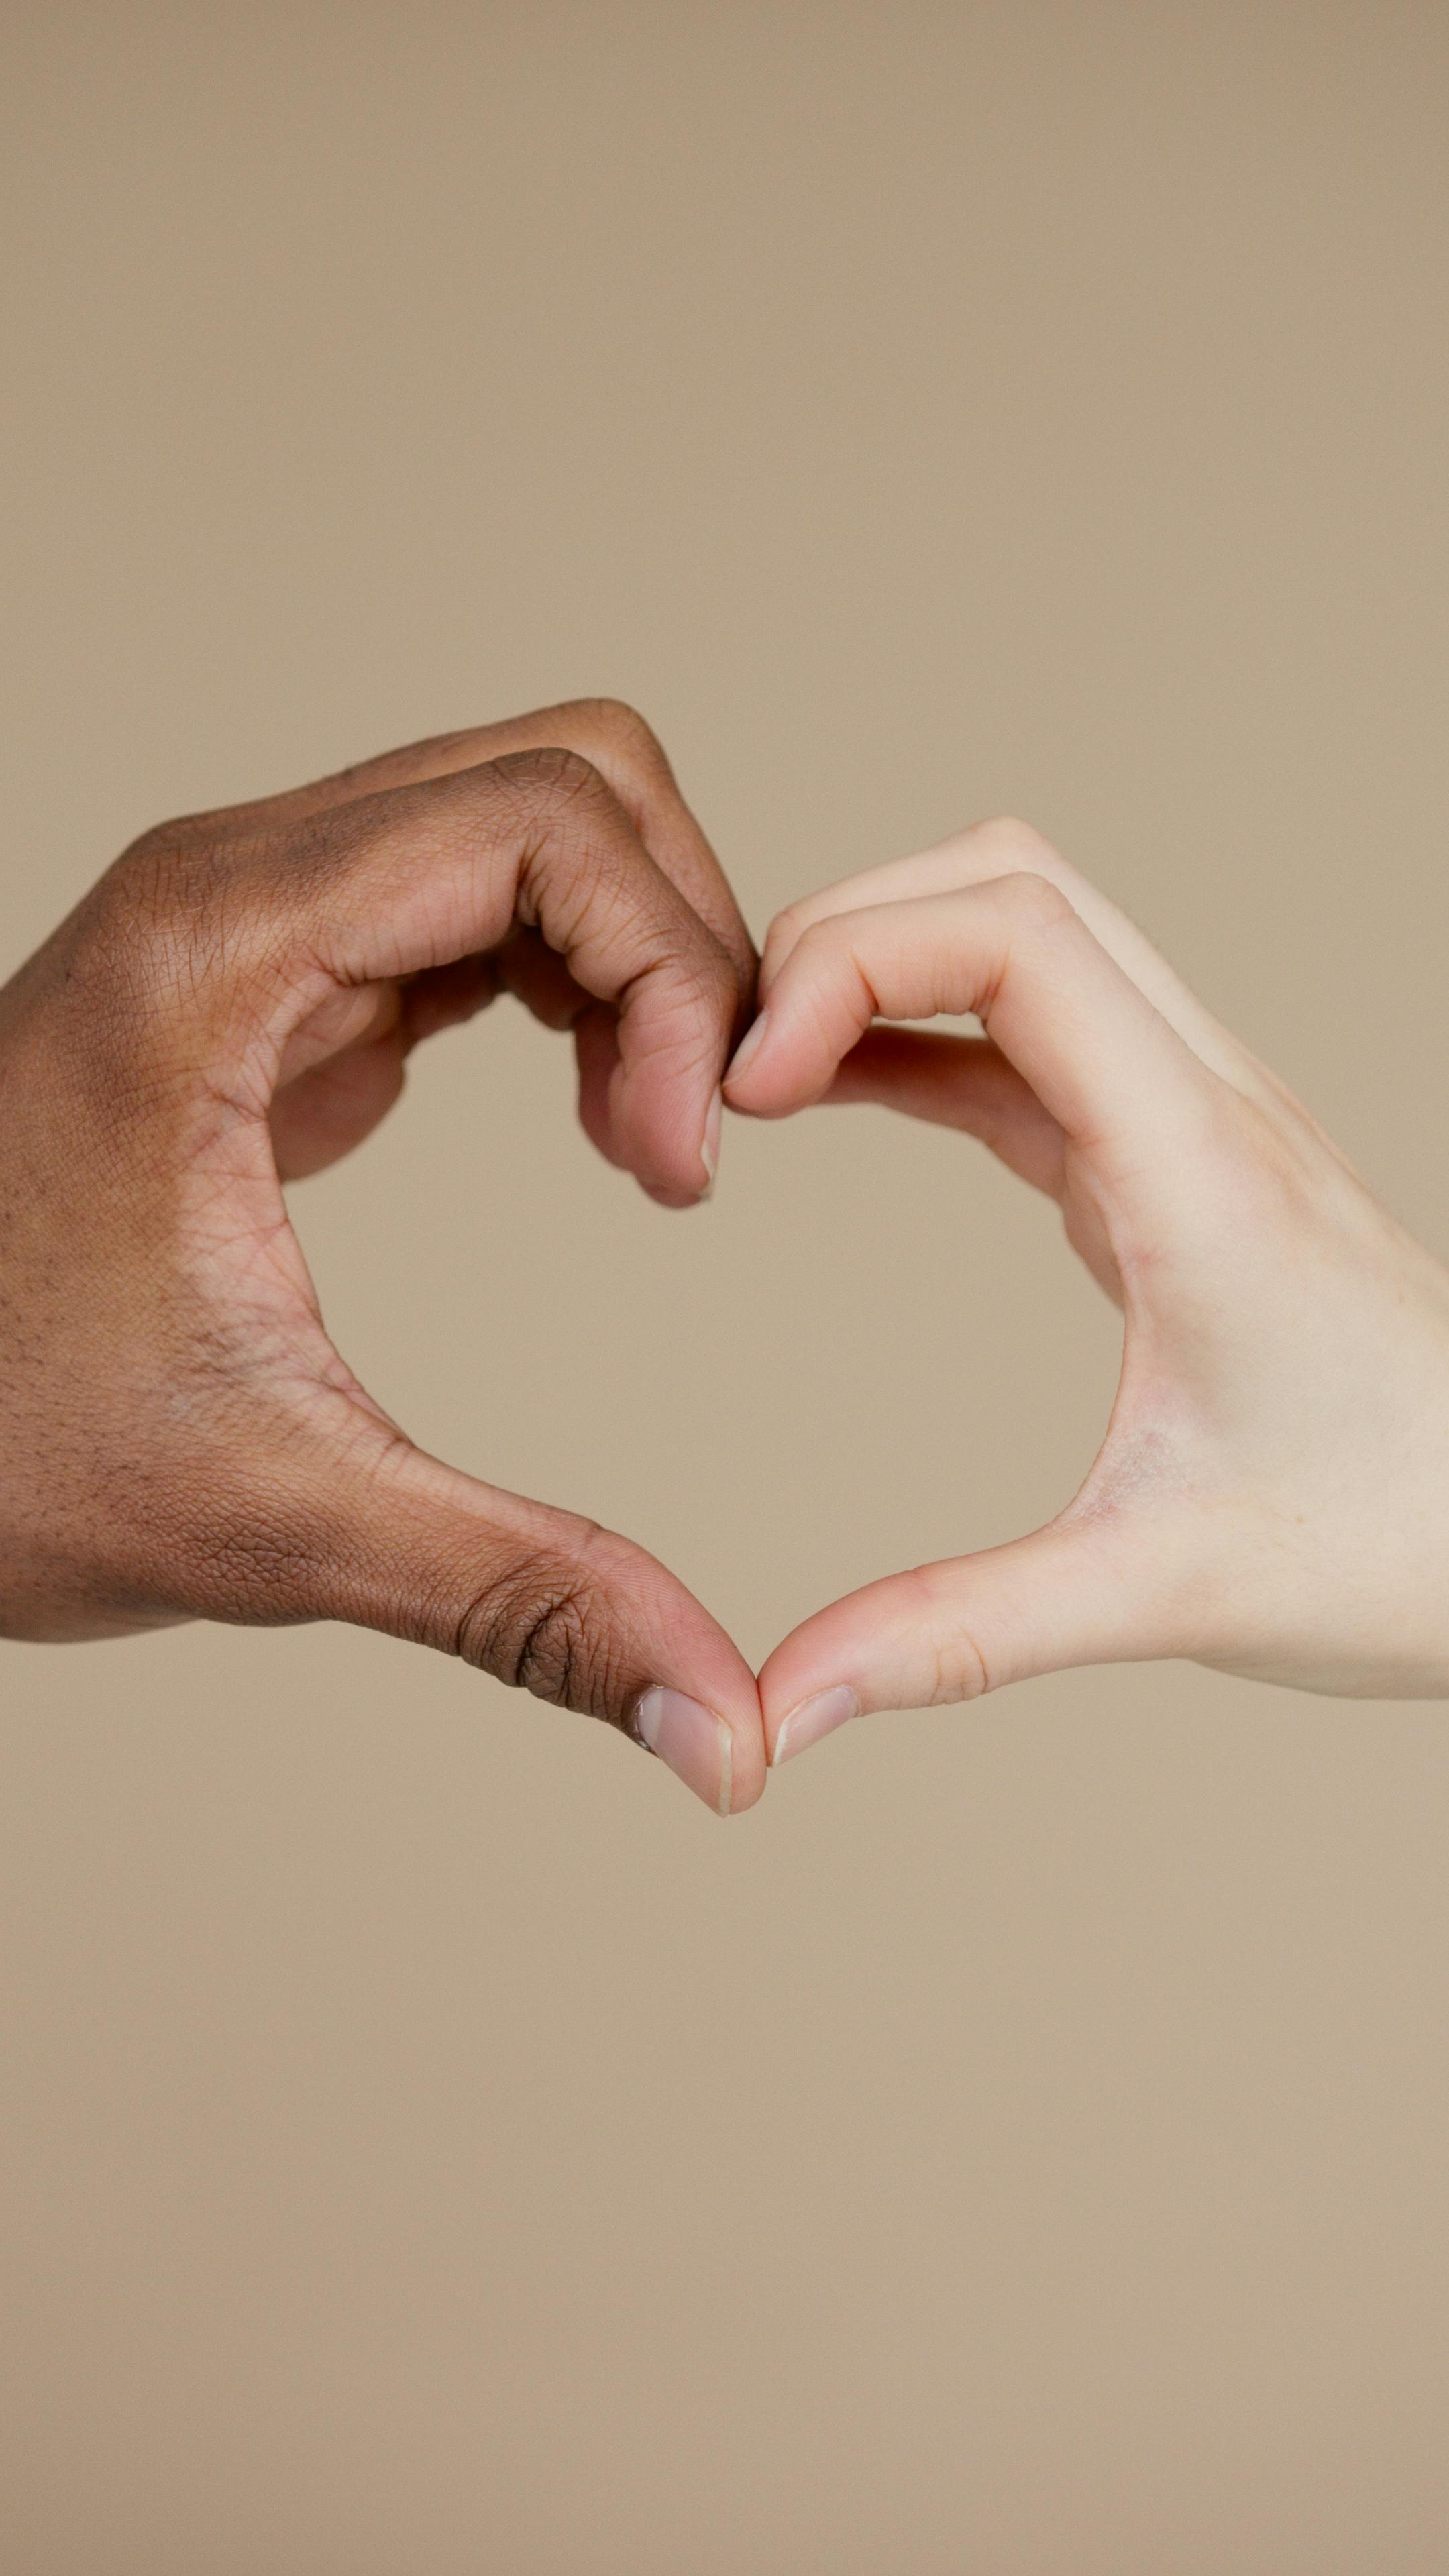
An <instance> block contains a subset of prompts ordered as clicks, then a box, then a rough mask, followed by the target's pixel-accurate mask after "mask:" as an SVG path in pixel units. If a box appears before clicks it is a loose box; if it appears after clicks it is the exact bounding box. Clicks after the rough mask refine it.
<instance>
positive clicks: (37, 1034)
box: [0, 700, 765, 1811]
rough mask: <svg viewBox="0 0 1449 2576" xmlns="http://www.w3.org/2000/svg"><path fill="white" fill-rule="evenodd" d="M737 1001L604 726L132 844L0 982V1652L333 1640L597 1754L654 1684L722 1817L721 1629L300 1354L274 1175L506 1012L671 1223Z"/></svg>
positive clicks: (638, 1555)
mask: <svg viewBox="0 0 1449 2576" xmlns="http://www.w3.org/2000/svg"><path fill="white" fill-rule="evenodd" d="M755 972H756V959H755V953H754V950H753V947H752V945H751V943H750V939H749V935H748V933H747V931H746V929H745V926H744V923H743V921H742V920H741V918H740V915H739V912H738V910H737V908H736V906H735V903H734V900H733V897H732V896H731V894H730V891H729V888H728V886H727V884H726V882H725V879H724V877H723V875H722V873H721V871H720V869H719V867H718V864H717V862H716V861H715V859H714V857H713V855H712V853H711V851H710V849H709V846H708V844H707V842H706V841H705V839H704V836H703V834H702V833H701V832H700V830H699V827H698V825H697V824H696V823H695V822H694V819H693V817H692V816H691V815H690V813H689V811H688V809H687V807H686V806H685V805H684V803H683V801H682V799H681V797H680V794H679V791H678V788H677V787H676V785H675V783H674V779H673V777H672V774H671V772H670V769H669V766H668V763H667V761H666V760H665V758H664V754H663V752H662V751H661V750H660V748H659V745H658V743H657V742H656V741H655V739H654V737H653V735H652V733H651V732H650V731H649V728H648V726H647V725H645V724H644V723H643V721H642V719H641V718H639V717H638V716H636V715H634V714H633V713H632V711H631V710H630V709H628V708H626V707H621V706H619V705H616V704H614V703H613V702H611V701H608V700H584V701H581V702H579V703H577V704H574V705H571V706H566V707H554V708H549V709H545V710H543V711H542V712H540V713H539V714H536V715H530V716H523V717H520V718H518V719H517V720H516V721H514V722H511V723H507V724H499V725H491V726H485V727H483V728H481V729H479V730H477V731H475V732H469V733H462V734H452V735H445V736H442V737H440V738H439V739H438V740H436V741H433V742H426V743H420V744H416V745H414V746H413V747H411V748H410V749H407V750H403V751H396V752H391V753H388V754H385V755H384V756H383V757H382V758H381V759H379V760H375V761H370V762H367V763H365V764H363V765H361V766H360V767H357V768H354V769H350V770H347V771H344V772H343V773H342V774H341V775H340V776H338V777H335V778H329V779H324V780H321V781H320V782H318V783H316V784H314V785H311V786H308V787H303V788H299V789H297V790H296V791H295V792H294V793H292V794H289V795H285V796H275V797H270V798H267V799H265V800H264V801H262V802H261V803H259V804H254V805H245V806H235V807H232V808H230V809H228V810H226V811H223V812H218V813H214V814H203V815H194V816H191V817H189V818H188V819H186V820H184V821H181V822H176V823H168V824H163V825H161V826H160V827H158V828H157V829H156V830H155V831H153V832H148V833H147V834H145V835H144V837H143V838H142V839H141V840H140V841H138V842H137V843H136V844H135V845H134V847H133V848H131V849H129V850H128V851H126V853H125V854H124V856H123V857H122V858H120V859H118V860H117V861H116V863H115V865H114V866H113V867H112V868H111V869H110V870H109V872H108V873H107V875H106V876H104V877H103V878H102V879H101V881H100V883H99V885H98V886H96V887H95V888H94V890H93V891H92V893H91V894H89V895H88V896H87V897H86V899H85V901H84V902H83V903H82V904H81V905H80V906H79V908H78V909H77V911H75V912H74V913H73V914H72V915H71V916H70V918H69V920H68V921H66V922H64V923H63V924H62V926H61V927H60V929H59V930H57V931H56V933H55V934H54V936H53V937H52V938H51V939H50V940H49V941H48V942H47V943H46V945H45V947H44V948H42V949H41V950H40V951H39V953H38V954H37V955H36V956H35V957H33V958H32V959H31V960H30V962H29V963H28V964H27V965H26V966H25V967H23V968H22V970H21V972H20V973H19V974H18V975H17V976H16V977H15V978H14V980H13V982H11V983H10V984H9V985H8V986H6V987H5V988H4V990H3V992H0V1108H3V1118H0V1635H5V1636H10V1637H24V1638H33V1639H56V1640H60V1639H71V1638H82V1637H103V1636H115V1635H119V1634H122V1633H124V1632H126V1631H130V1630H139V1629H146V1628H152V1627H158V1626H163V1625H166V1624H169V1623H171V1622H174V1621H177V1620H182V1619H189V1618H209V1619H220V1620H231V1621H240V1622H246V1623H263V1624H268V1625H270V1624H274V1623H285V1622H291V1621H300V1620H311V1619H346V1620H352V1621H355V1622H357V1623H359V1624H360V1625H362V1626H365V1627H373V1628H379V1629H383V1630H386V1631H387V1632H388V1633H389V1634H391V1635H394V1636H399V1637H406V1638H411V1639H416V1640H417V1641H419V1642H420V1643H423V1644H426V1645H431V1646H436V1647H440V1648H441V1649H442V1650H443V1651H444V1652H446V1653H449V1654H455V1655H459V1656H461V1657H462V1658H463V1659H464V1660H465V1661H466V1662H468V1663H471V1664H475V1665H477V1666H479V1667H480V1668H481V1669H482V1670H484V1671H487V1672H490V1673H493V1674H496V1675H497V1676H498V1677H499V1678H500V1679H502V1680H504V1681H508V1682H515V1683H520V1684H522V1685H523V1686H524V1687H525V1688H527V1689H529V1690H532V1691H534V1692H536V1693H537V1694H538V1696H539V1697H541V1698H543V1699H547V1700H553V1701H557V1702H561V1703H563V1704H565V1705H567V1706H568V1707H571V1708H576V1709H582V1710H587V1711H590V1712H592V1713H593V1714H595V1715H597V1716H599V1717H603V1718H606V1719H607V1720H609V1722H610V1723H611V1724H613V1725H615V1726H618V1727H621V1728H622V1729H624V1730H625V1731H626V1732H634V1731H635V1718H634V1713H635V1710H636V1708H637V1704H638V1702H639V1699H640V1696H641V1694H642V1693H643V1692H645V1691H646V1690H648V1689H649V1688H650V1687H651V1686H654V1685H663V1686H664V1687H665V1688H666V1689H668V1690H675V1691H680V1692H684V1693H686V1694H689V1695H690V1696H692V1697H693V1698H695V1699H696V1700H698V1701H700V1702H701V1703H702V1704H703V1705H704V1706H705V1707H706V1708H708V1709H709V1710H710V1711H712V1712H713V1713H714V1714H715V1715H717V1716H718V1717H720V1718H722V1719H723V1720H724V1721H725V1723H726V1725H727V1727H728V1729H729V1735H730V1746H731V1766H730V1767H732V1793H731V1787H730V1783H729V1778H728V1771H727V1777H726V1788H725V1793H724V1794H725V1797H726V1799H727V1800H729V1801H730V1802H731V1803H732V1805H733V1808H734V1810H735V1811H738V1810H739V1809H740V1808H742V1807H745V1806H749V1805H751V1804H753V1802H754V1800H755V1799H756V1798H757V1797H758V1796H759V1794H760V1791H761V1789H762V1787H763V1785H764V1776H765V1772H764V1746H763V1739H762V1733H761V1723H760V1712H759V1700H758V1696H757V1693H756V1689H755V1684H754V1679H753V1677H752V1675H751V1673H750V1671H749V1669H748V1667H747V1666H746V1664H745V1663H744V1662H743V1660H742V1658H741V1657H740V1655H739V1654H738V1653H737V1651H736V1649H735V1648H734V1646H733V1645H732V1644H731V1643H730V1641H729V1639H728V1638H727V1637H726V1636H725V1634H724V1632H723V1630H722V1629H721V1628H720V1627H719V1626H718V1625H717V1624H716V1622H715V1621H714V1620H713V1619H712V1618H710V1616H709V1615H708V1613H707V1612H706V1611H705V1610H703V1609H702V1608H701V1607H700V1605H699V1603H698V1602H697V1601H695V1599H694V1598H693V1596H692V1594H690V1593H689V1592H687V1591H686V1590H685V1588H684V1586H683V1585H682V1584H680V1583H679V1582H678V1581H676V1579H675V1578H674V1576H673V1575H671V1574H669V1573H668V1572H667V1571H666V1569H665V1568H664V1567H663V1566H661V1565H659V1564H658V1563H657V1562H656V1561H655V1560H654V1559H653V1558H652V1557H650V1556H648V1555H646V1554H645V1553H644V1551H643V1550H642V1549H640V1548H638V1547H635V1546H634V1545H633V1544H632V1543H631V1542H630V1541H628V1540H627V1539H623V1538H619V1537H615V1536H614V1535H612V1534H611V1533H610V1532H607V1531H603V1530H600V1529H598V1528H596V1527H594V1526H593V1525H592V1524H590V1523H588V1522H586V1521H582V1520H579V1519H576V1518H574V1517H573V1516H572V1515H571V1514H568V1513H566V1512H560V1511H556V1510H553V1509H549V1508H546V1507H545V1506H543V1505H541V1504H538V1503H533V1502H527V1501H524V1500H521V1499H520V1498H519V1497H517V1496H516V1495H512V1494H507V1493H503V1492H500V1491H499V1490H497V1489H496V1488H494V1487H492V1486H489V1485H486V1484H481V1483H479V1482H477V1481H475V1480H474V1479H473V1478H471V1477H469V1476H465V1475H462V1474H460V1473H459V1472H457V1471H456V1470H455V1469H453V1468H450V1467H447V1466H445V1465H443V1464H441V1463H440V1462H439V1461H438V1460H436V1459H434V1458H431V1457H428V1456H427V1455H426V1454H425V1453H424V1452H422V1451H420V1450H418V1449H416V1448H415V1447H414V1446H413V1444H412V1443H411V1441H409V1439H408V1438H407V1436H406V1434H405V1433H404V1432H402V1431H401V1430H399V1429H398V1427H397V1425H396V1424H395V1423H392V1422H390V1421H389V1420H388V1419H387V1417H386V1416H385V1415H384V1414H383V1413H382V1411H381V1410H380V1408H379V1407H378V1406H377V1405H376V1404H374V1402H373V1401H372V1399H371V1398H370V1397H369V1396H368V1395H367V1394H366V1392H365V1391H364V1389H363V1388H362V1387H361V1386H360V1385H359V1384H358V1382H357V1380H356V1379H355V1378H354V1376H353V1375H352V1373H351V1371H350V1370H349V1369H348V1367H347V1366H346V1363H345V1362H344V1361H343V1360H342V1358H341V1357H340V1355H339V1354H338V1352H337V1351H336V1350H334V1348H333V1346H332V1344H331V1342H330V1341H329V1339H328V1336H327V1333H326V1331H325V1329H324V1327H323V1324H322V1320H321V1316H320V1314H319V1312H318V1308H317V1300H316V1296H315V1293H314V1291H313V1287H312V1283H311V1280H310V1278H309V1276H308V1273H307V1268H306V1264H305V1262H304V1260H303V1257H302V1253H301V1249H300V1246H299V1245H298V1242H297V1239H296V1236H295V1235H294V1233H293V1231H292V1228H291V1225H290V1223H289V1221H288V1217H287V1212H286V1207H285V1204H284V1201H283V1197H282V1190H281V1182H282V1181H283V1180H293V1179H296V1178H299V1177H300V1176H302V1175H303V1174H305V1173H308V1172H315V1171H320V1170H322V1169H324V1168H325V1167H326V1166H327V1165H328V1164H330V1163H333V1162H335V1161H336V1160H337V1159H338V1158H339V1157H340V1156H341V1155H343V1154H345V1153H347V1152H349V1151H350V1150H351V1148H352V1147H353V1146H354V1145H357V1144H359V1143H361V1141H362V1140H363V1138H364V1137H366V1136H367V1135H369V1134H370V1133H371V1131H372V1129H373V1128H374V1127H375V1126H376V1125H377V1124H378V1122H379V1120H380V1119H382V1118H383V1117H385V1116H386V1114H387V1112H388V1110H389V1109H390V1108H391V1107H392V1105H393V1103H394V1102H395V1100H396V1099H397V1097H398V1094H399V1092H400V1090H401V1088H402V1083H403V1071H404V1062H405V1059H406V1057H407V1055H408V1053H409V1051H410V1050H411V1048H412V1047H414V1046H415V1045H417V1044H418V1043H419V1041H420V1040H421V1039H423V1038H426V1037H430V1036H432V1035H433V1034H434V1033H435V1032H437V1031H439V1030H441V1029H445V1028H448V1027H450V1026H452V1025H454V1024H456V1023H457V1022H459V1021H462V1020H466V1019H468V1018H469V1017H470V1016H471V1015H472V1014H473V1012H475V1011H477V1010H479V1009H481V1008H483V1007H484V1006H485V1005H486V1004H487V1003H488V1002H490V1001H492V1000H493V999H494V997H495V996H496V995H497V994H498V993H500V992H501V991H503V990H505V989H506V990H510V991H512V992H514V993H516V994H517V995H519V996H520V998H521V999H522V1000H523V1001H524V1002H525V1003H526V1004H527V1005H528V1007H529V1008H530V1009H531V1010H532V1011H533V1012H535V1014H536V1015H537V1016H538V1017H539V1018H540V1019H542V1020H544V1021H546V1022H547V1024H548V1025H549V1026H550V1027H552V1028H558V1029H571V1030H572V1032H573V1035H574V1042H575V1046H576V1049H577V1053H578V1062H579V1095H580V1115H581V1117H582V1119H583V1123H584V1126H585V1128H586V1129H587V1131H588V1133H589V1135H590V1137H591V1138H592V1139H593V1141H594V1143H595V1144H596V1145H597V1146H598V1147H599V1149H600V1150H601V1152H603V1153H604V1154H606V1155H607V1156H608V1158H609V1159H610V1161H612V1162H614V1163H616V1164H619V1165H620V1166H622V1167H623V1168H624V1169H625V1170H627V1171H629V1172H632V1173H633V1174H634V1175H635V1177H636V1178H637V1179H638V1180H639V1181H640V1182H641V1184H642V1185H643V1186H644V1187H645V1188H646V1189H647V1190H648V1191H649V1192H650V1194H651V1195H652V1196H653V1197H655V1198H656V1199H659V1200H661V1201H662V1202H664V1203H665V1204H666V1205H668V1206H673V1207H688V1206H690V1205H693V1204H694V1203H696V1202H697V1201H698V1199H699V1198H700V1197H701V1196H702V1195H704V1194H705V1191H706V1189H707V1184H708V1166H707V1163H706V1160H705V1152H706V1138H707V1127H708V1124H709V1121H710V1118H711V1112H712V1109H713V1105H714V1104H715V1102H716V1099H717V1094H718V1090H719V1085H720V1080H721V1076H722V1074H723V1071H724V1068H725V1065H726V1062H727V1060H728V1058H729V1055H730V1051H731V1047H732V1045H733V1044H734V1042H735V1040H736V1039H737V1038H738V1036H739V1034H740V1033H741V1031H742V1030H743V1028H744V1027H745V1025H746V1024H747V1022H748V1020H749V1017H750V1014H751V1011H752V1008H753V1002H754V987H755ZM717 1114H718V1113H717V1110H714V1115H715V1117H716V1118H717ZM715 1133H716V1134H717V1128H716V1130H715ZM709 1794H711V1796H712V1794H713V1793H712V1792H711V1793H709Z"/></svg>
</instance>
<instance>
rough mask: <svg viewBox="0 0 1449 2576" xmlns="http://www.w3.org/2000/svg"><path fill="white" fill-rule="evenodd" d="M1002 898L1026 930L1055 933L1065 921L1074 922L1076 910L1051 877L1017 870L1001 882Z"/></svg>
mask: <svg viewBox="0 0 1449 2576" xmlns="http://www.w3.org/2000/svg"><path fill="white" fill-rule="evenodd" d="M1002 891H1003V898H1004V900H1005V901H1006V902H1008V903H1009V904H1010V906H1011V910H1012V915H1013V918H1014V919H1015V920H1016V921H1017V922H1018V923H1019V924H1020V925H1021V927H1022V928H1023V929H1026V930H1054V929H1056V928H1057V927H1058V925H1059V924H1060V923H1062V922H1064V921H1074V920H1075V919H1076V917H1077V915H1076V908H1075V906H1074V905H1073V903H1072V901H1071V899H1070V897H1069V896H1068V895H1066V894H1065V893H1064V892H1063V890H1062V888H1061V887H1060V886H1059V885H1057V884H1056V883H1055V882H1054V880H1053V879H1052V878H1051V877H1045V876H1041V875H1038V874H1037V873H1036V872H1035V871H1034V870H1031V869H1017V870H1014V871H1013V873H1012V874H1011V875H1010V876H1009V877H1006V878H1004V879H1003V880H1002Z"/></svg>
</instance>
